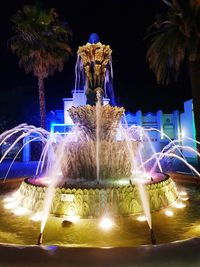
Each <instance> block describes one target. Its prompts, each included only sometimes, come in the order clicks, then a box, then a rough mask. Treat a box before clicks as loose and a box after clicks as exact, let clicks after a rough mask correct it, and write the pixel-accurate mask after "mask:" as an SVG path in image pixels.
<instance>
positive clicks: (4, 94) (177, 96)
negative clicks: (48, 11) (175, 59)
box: [0, 0, 191, 123]
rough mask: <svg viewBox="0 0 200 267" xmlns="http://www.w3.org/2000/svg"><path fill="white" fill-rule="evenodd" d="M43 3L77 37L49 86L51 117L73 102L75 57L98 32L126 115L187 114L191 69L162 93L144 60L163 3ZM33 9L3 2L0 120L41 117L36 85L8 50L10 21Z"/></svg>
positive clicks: (58, 0) (47, 82) (125, 0)
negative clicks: (176, 111) (19, 12)
mask: <svg viewBox="0 0 200 267" xmlns="http://www.w3.org/2000/svg"><path fill="white" fill-rule="evenodd" d="M41 2H42V3H44V4H45V6H46V7H54V8H56V9H57V10H58V12H59V13H60V14H61V16H62V17H63V18H64V19H65V20H67V21H68V23H69V25H70V26H71V28H72V31H73V40H72V48H73V56H72V57H71V59H70V60H69V61H68V62H67V63H66V65H65V68H64V70H63V72H62V73H59V72H57V73H56V74H55V75H54V76H51V77H49V78H48V79H46V80H45V89H46V100H47V110H48V111H50V110H54V109H62V108H63V103H62V98H64V97H70V96H71V93H70V92H71V90H73V87H74V79H75V77H74V67H75V62H76V51H77V48H78V46H79V45H83V44H85V43H86V42H87V40H88V37H89V34H90V33H92V32H96V33H97V34H98V35H99V37H100V40H101V42H102V43H104V44H109V45H110V46H111V49H112V50H113V54H112V57H113V69H114V91H115V95H116V99H117V101H118V103H120V104H121V105H123V106H124V107H125V108H126V110H127V111H131V112H135V111H137V110H139V109H141V110H142V111H143V112H148V111H151V112H155V111H157V110H159V109H163V111H164V112H165V113H167V112H171V111H173V110H174V109H180V110H182V109H183V102H184V101H185V100H188V99H190V98H191V92H190V84H189V78H188V75H187V69H186V66H183V68H182V74H181V75H180V76H179V80H178V82H176V83H175V82H173V83H171V84H170V85H169V86H167V87H163V86H158V85H157V84H156V79H155V76H154V74H153V73H152V71H151V70H150V69H149V67H148V64H147V62H146V59H145V54H146V51H147V41H145V40H144V37H145V35H146V29H147V27H148V26H149V25H150V24H151V23H152V22H153V19H154V16H155V14H156V13H159V12H161V11H163V10H165V6H164V4H163V3H162V1H161V0H153V1H147V0H140V1H130V0H123V1H111V0H107V1H104V0H101V1H94V0H93V1H90V0H84V1H82V0H81V1H66V0H63V1H61V0H54V1H53V0H47V1H41ZM131 2H132V3H131ZM28 3H34V1H28V0H26V1H19V0H18V1H17V0H15V1H14V0H13V1H9V0H7V1H4V7H3V8H2V9H1V16H0V19H1V21H0V25H1V30H0V32H1V40H0V53H1V54H0V58H1V60H0V64H1V88H0V119H1V118H6V119H8V120H11V121H12V120H15V122H14V123H20V122H24V120H27V118H30V117H31V116H32V115H33V114H35V115H37V112H38V110H37V101H38V97H37V79H36V78H35V77H33V76H32V75H31V74H29V75H26V74H25V72H24V70H23V69H19V67H18V59H17V57H16V56H15V55H13V54H11V52H10V51H9V49H8V48H7V40H8V39H9V37H11V36H12V34H13V33H12V25H11V22H10V17H11V16H12V15H14V14H15V13H16V11H17V9H20V8H21V7H22V6H23V5H24V4H28ZM28 121H30V122H32V121H31V120H28Z"/></svg>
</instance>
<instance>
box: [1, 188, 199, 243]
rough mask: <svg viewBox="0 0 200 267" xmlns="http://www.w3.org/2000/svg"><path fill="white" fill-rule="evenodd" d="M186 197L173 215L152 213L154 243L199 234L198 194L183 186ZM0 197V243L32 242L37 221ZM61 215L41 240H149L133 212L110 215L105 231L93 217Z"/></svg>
mask: <svg viewBox="0 0 200 267" xmlns="http://www.w3.org/2000/svg"><path fill="white" fill-rule="evenodd" d="M186 190H187V192H188V196H189V198H190V200H189V201H187V205H186V207H185V208H184V209H176V208H174V207H171V209H173V212H174V216H172V217H167V216H166V215H165V212H164V210H162V211H159V212H154V213H153V215H152V223H153V229H154V232H155V235H156V239H157V243H158V244H159V243H168V242H172V241H177V240H182V239H187V238H191V237H195V236H199V235H200V210H199V206H200V194H199V192H198V190H197V189H195V188H194V187H193V188H192V187H191V188H190V189H188V188H187V189H186ZM3 205H4V203H3V197H2V196H1V198H0V214H1V220H0V243H14V244H26V245H35V244H36V242H37V238H38V235H39V231H40V222H33V221H31V220H29V217H30V215H29V216H28V215H24V216H19V217H18V216H16V215H14V214H12V213H11V211H10V210H6V209H4V207H3ZM62 220H63V219H62V218H58V217H50V218H49V219H48V222H47V225H46V228H45V231H44V236H43V244H45V245H49V246H51V245H60V246H69V247H79V246H80V247H119V246H120V247H122V246H123V247H124V246H128V247H129V246H138V245H145V244H150V238H149V237H150V233H149V228H148V225H147V223H146V222H139V221H137V216H135V217H133V216H129V217H123V218H122V217H121V218H117V219H116V218H115V219H114V226H113V228H112V229H110V230H109V231H103V230H102V229H101V228H99V221H98V220H97V219H93V220H92V219H81V220H80V221H79V222H78V223H76V224H72V225H68V226H66V227H63V226H62Z"/></svg>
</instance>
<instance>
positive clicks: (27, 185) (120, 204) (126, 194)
mask: <svg viewBox="0 0 200 267" xmlns="http://www.w3.org/2000/svg"><path fill="white" fill-rule="evenodd" d="M124 182H126V185H124V184H123V183H124ZM120 183H121V184H120ZM145 188H146V191H147V193H148V196H149V201H150V208H151V211H155V210H160V209H162V208H165V207H167V206H169V205H170V204H172V203H173V202H174V201H176V199H178V197H179V195H178V192H177V190H176V187H175V184H174V182H173V180H172V179H171V178H170V177H169V176H168V175H166V174H157V175H156V176H155V178H154V181H151V180H150V181H148V182H146V184H145ZM46 190H47V187H46V186H45V179H41V178H27V179H25V180H24V182H23V183H22V185H21V186H20V189H19V191H18V196H17V200H16V201H17V204H18V206H20V207H23V208H26V209H28V210H30V211H33V212H40V211H41V212H42V210H43V202H44V198H45V193H46ZM50 213H51V214H53V215H56V216H71V215H75V216H79V217H81V218H97V217H100V216H102V215H103V214H105V213H109V214H112V215H114V216H116V215H123V216H126V215H136V214H140V213H143V208H142V204H141V200H140V196H139V193H138V189H137V184H133V183H132V184H130V183H129V181H128V180H127V179H126V180H123V181H118V182H117V183H115V184H114V183H108V182H107V183H106V184H103V183H102V184H100V185H96V184H93V185H92V184H84V183H82V184H81V183H77V181H76V183H74V184H73V183H71V184H70V183H69V185H66V186H65V187H62V188H59V187H57V188H56V189H55V194H54V197H53V201H52V205H51V212H50Z"/></svg>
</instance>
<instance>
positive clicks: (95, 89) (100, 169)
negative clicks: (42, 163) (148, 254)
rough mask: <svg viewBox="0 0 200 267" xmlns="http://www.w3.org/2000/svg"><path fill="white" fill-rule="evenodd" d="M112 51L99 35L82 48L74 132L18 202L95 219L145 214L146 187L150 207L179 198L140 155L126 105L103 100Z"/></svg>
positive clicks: (57, 146) (58, 146)
mask: <svg viewBox="0 0 200 267" xmlns="http://www.w3.org/2000/svg"><path fill="white" fill-rule="evenodd" d="M111 53H112V50H111V49H110V47H109V46H108V45H104V44H102V43H101V42H100V41H99V38H98V37H97V36H96V35H95V34H92V35H91V36H90V39H89V41H88V43H87V44H86V45H83V46H80V47H79V49H78V56H77V64H78V69H79V73H78V75H80V77H78V80H79V81H81V83H82V86H83V87H84V90H85V94H86V97H87V104H86V105H85V106H78V107H71V108H70V109H69V111H68V112H69V114H70V116H71V118H72V120H73V122H74V128H73V131H72V133H71V134H70V135H67V136H66V137H65V138H64V139H62V140H61V141H57V142H56V143H54V142H53V146H52V148H51V149H49V150H51V152H52V153H53V155H54V156H49V155H48V159H49V161H50V164H49V166H51V167H50V168H49V169H48V170H47V171H46V174H45V177H30V178H27V179H25V180H24V182H23V183H22V185H21V187H20V189H19V191H18V196H17V200H16V201H17V203H18V205H19V206H21V207H24V208H26V209H28V210H31V211H32V212H38V211H42V210H43V209H44V203H48V204H47V205H48V208H46V210H47V211H48V212H50V213H51V214H54V215H56V216H69V215H76V216H80V217H81V218H96V217H99V216H102V215H103V214H104V213H111V214H114V215H115V216H117V215H130V214H140V213H144V212H145V209H146V210H147V206H148V204H146V205H144V202H145V201H143V200H142V199H143V197H140V193H141V192H142V193H141V195H142V196H143V195H144V192H145V191H146V193H147V198H148V199H149V203H150V209H151V211H153V210H159V209H161V208H163V207H167V206H168V205H170V204H171V203H173V202H174V201H175V200H176V199H178V198H179V195H178V192H177V190H176V187H175V184H174V182H173V181H172V179H171V178H170V177H169V176H168V175H166V174H163V173H157V174H155V173H151V174H147V173H146V170H145V167H144V165H142V164H141V162H140V161H139V160H138V157H139V154H140V152H139V151H140V148H141V142H140V140H138V139H134V137H133V136H131V138H130V134H131V133H130V132H129V131H128V130H127V129H125V128H123V127H122V125H121V118H122V116H123V115H124V108H121V107H117V106H111V105H103V97H104V95H105V93H106V85H107V82H108V80H109V76H110V72H111V71H112V67H111ZM49 140H50V141H52V137H51V136H50V137H49ZM47 143H48V142H47ZM48 147H49V143H48ZM47 151H48V149H47ZM47 151H46V154H48V153H49V152H47ZM44 154H45V152H44ZM50 198H51V200H52V201H51V202H50V200H49V199H50ZM45 199H46V200H45ZM45 205H46V204H45ZM145 207H146V208H145ZM48 212H47V213H48ZM147 213H148V211H147ZM149 213H150V212H149ZM149 220H150V219H149ZM150 224H151V223H149V225H150ZM150 228H151V225H150ZM151 234H152V231H151ZM152 235H153V234H152Z"/></svg>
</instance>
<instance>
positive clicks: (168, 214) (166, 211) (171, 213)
mask: <svg viewBox="0 0 200 267" xmlns="http://www.w3.org/2000/svg"><path fill="white" fill-rule="evenodd" d="M165 215H166V216H168V217H172V216H173V215H174V212H173V211H172V210H165Z"/></svg>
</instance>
